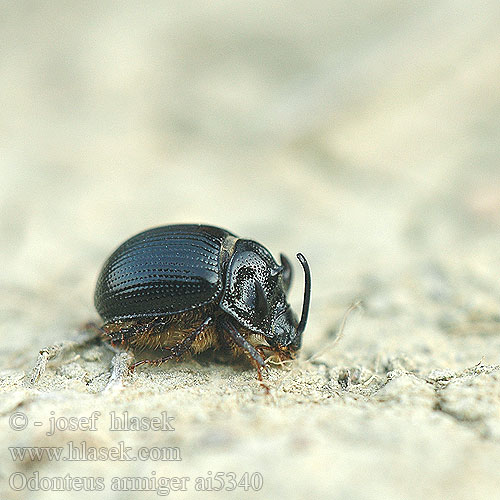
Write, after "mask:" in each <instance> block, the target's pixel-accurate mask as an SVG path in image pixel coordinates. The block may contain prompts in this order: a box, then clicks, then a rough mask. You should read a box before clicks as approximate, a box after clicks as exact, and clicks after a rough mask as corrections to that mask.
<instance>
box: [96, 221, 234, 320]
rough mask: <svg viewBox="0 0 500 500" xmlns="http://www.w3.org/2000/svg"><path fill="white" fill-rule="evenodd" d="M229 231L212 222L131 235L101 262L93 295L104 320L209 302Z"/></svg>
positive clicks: (218, 289) (218, 282) (218, 286)
mask: <svg viewBox="0 0 500 500" xmlns="http://www.w3.org/2000/svg"><path fill="white" fill-rule="evenodd" d="M227 236H234V235H232V234H231V233H229V232H227V231H225V230H223V229H219V228H216V227H213V226H201V225H196V224H183V225H172V226H162V227H157V228H154V229H150V230H148V231H144V232H142V233H139V234H137V235H136V236H133V237H132V238H130V239H129V240H127V241H125V242H124V243H123V244H122V245H120V247H118V248H117V249H116V250H115V251H114V252H113V254H112V255H111V256H110V257H109V259H108V260H107V261H106V263H105V264H104V266H103V268H102V270H101V273H100V275H99V278H98V280H97V286H96V291H95V296H94V303H95V307H96V309H97V312H98V313H99V314H100V316H101V317H102V318H103V319H104V321H115V320H119V319H126V318H144V317H151V316H158V315H171V314H176V313H180V312H183V311H188V310H190V309H196V308H198V307H201V306H203V305H205V304H208V303H210V302H213V301H214V300H215V299H216V298H217V297H218V296H219V295H220V294H221V293H222V288H223V283H222V272H221V265H222V264H221V259H220V254H221V248H222V246H223V243H224V241H225V239H226V237H227Z"/></svg>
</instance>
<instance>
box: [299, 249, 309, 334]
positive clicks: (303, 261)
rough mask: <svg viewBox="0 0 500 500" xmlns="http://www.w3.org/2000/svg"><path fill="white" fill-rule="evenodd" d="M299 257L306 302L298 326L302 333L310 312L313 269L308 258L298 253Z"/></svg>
mask: <svg viewBox="0 0 500 500" xmlns="http://www.w3.org/2000/svg"><path fill="white" fill-rule="evenodd" d="M297 259H299V262H300V263H301V265H302V267H303V268H304V277H305V283H304V302H303V303H302V315H301V316H300V323H299V326H298V327H297V335H301V334H302V332H303V331H304V330H305V329H306V323H307V315H308V314H309V303H310V302H311V270H310V269H309V264H308V263H307V260H306V258H305V257H304V256H303V255H302V254H301V253H298V254H297Z"/></svg>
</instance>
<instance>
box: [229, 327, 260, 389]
mask: <svg viewBox="0 0 500 500" xmlns="http://www.w3.org/2000/svg"><path fill="white" fill-rule="evenodd" d="M222 325H223V328H224V330H225V331H226V332H227V334H228V335H229V336H230V338H231V340H232V341H233V342H234V343H235V344H236V345H237V346H238V347H240V348H241V349H243V351H244V352H245V353H246V354H247V356H248V357H249V358H250V360H251V361H252V364H253V365H254V366H255V367H256V368H257V379H258V380H259V382H260V385H261V386H262V387H263V388H264V389H265V390H266V393H267V394H269V387H268V386H267V385H266V384H265V383H264V381H263V379H262V372H261V369H262V368H264V367H265V366H266V364H265V362H264V359H263V358H262V356H261V355H260V353H259V352H258V351H257V349H256V348H255V347H254V346H253V345H252V344H250V342H248V340H247V339H246V338H245V337H243V335H241V333H240V332H239V331H238V329H237V328H236V327H235V326H234V325H233V324H232V322H231V320H227V319H226V320H224V321H223V323H222Z"/></svg>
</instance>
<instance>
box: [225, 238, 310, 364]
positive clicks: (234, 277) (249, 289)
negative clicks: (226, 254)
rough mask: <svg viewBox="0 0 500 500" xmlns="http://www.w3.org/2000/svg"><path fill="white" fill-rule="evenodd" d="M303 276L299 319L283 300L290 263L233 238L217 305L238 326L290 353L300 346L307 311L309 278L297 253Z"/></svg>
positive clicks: (288, 279) (305, 265)
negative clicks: (232, 250)
mask: <svg viewBox="0 0 500 500" xmlns="http://www.w3.org/2000/svg"><path fill="white" fill-rule="evenodd" d="M297 258H298V259H299V261H300V263H301V264H302V266H303V268H304V272H305V276H306V284H305V292H304V304H303V308H302V316H301V320H300V322H298V321H297V318H296V316H295V314H294V312H293V311H292V309H291V307H290V305H289V304H288V302H287V299H286V291H288V289H289V287H290V282H291V278H292V272H291V265H290V262H289V261H288V259H286V257H285V256H283V255H282V256H281V265H278V264H277V263H276V261H275V260H274V259H273V257H272V255H271V254H270V252H269V251H268V250H267V249H266V248H264V247H263V246H262V245H260V244H259V243H257V242H255V241H251V240H242V239H239V240H237V242H236V244H235V247H234V252H233V255H232V256H231V259H230V261H229V263H228V267H227V270H226V280H225V285H224V292H223V295H222V300H221V303H220V307H221V308H222V310H224V311H225V312H227V313H229V314H230V315H231V316H232V317H234V318H235V319H236V320H237V321H238V322H239V323H240V324H241V325H242V326H244V327H246V328H248V329H249V330H251V331H252V332H254V333H257V334H260V335H262V336H263V337H264V339H265V340H266V341H267V343H268V344H269V345H270V346H271V347H272V348H274V349H279V350H281V351H283V352H284V353H288V354H293V353H294V352H295V351H297V350H298V349H299V348H300V345H301V342H302V333H303V331H304V329H305V325H306V321H307V315H308V311H309V300H310V289H311V278H310V272H309V266H308V265H307V261H306V260H305V258H304V256H303V255H302V254H297Z"/></svg>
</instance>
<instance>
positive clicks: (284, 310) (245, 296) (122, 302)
mask: <svg viewBox="0 0 500 500" xmlns="http://www.w3.org/2000/svg"><path fill="white" fill-rule="evenodd" d="M297 258H298V259H299V262H300V263H301V265H302V267H303V269H304V274H305V287H304V300H303V306H302V314H301V318H300V321H297V318H296V316H295V314H294V313H293V311H292V310H291V308H290V305H289V304H288V302H287V299H286V293H287V291H288V289H289V287H290V284H291V280H292V268H291V264H290V262H289V261H288V259H287V258H286V257H285V256H284V255H281V263H280V264H278V263H277V262H276V261H275V260H274V258H273V256H272V255H271V253H270V252H269V251H268V250H267V249H266V248H265V247H263V246H262V245H261V244H260V243H257V242H255V241H252V240H248V239H242V238H238V237H237V236H236V235H234V234H233V233H231V232H229V231H226V230H224V229H221V228H218V227H214V226H206V225H199V224H179V225H170V226H162V227H156V228H153V229H149V230H147V231H144V232H142V233H139V234H137V235H135V236H133V237H132V238H130V239H128V240H127V241H125V242H124V243H123V244H122V245H120V246H119V247H118V248H117V249H116V250H115V251H114V252H113V253H112V254H111V256H110V257H109V258H108V259H107V261H106V262H105V264H104V266H103V268H102V270H101V272H100V274H99V277H98V280H97V285H96V290H95V296H94V303H95V307H96V309H97V311H98V313H99V315H100V316H101V317H102V319H103V321H104V324H103V326H102V328H101V331H102V333H103V335H104V337H105V338H106V339H108V340H109V341H110V342H111V343H112V345H121V346H123V347H126V348H129V347H130V348H132V349H134V348H137V349H140V348H152V349H159V350H160V352H161V356H162V357H160V358H159V359H154V360H149V359H146V360H142V361H139V362H137V363H135V364H134V367H135V366H138V365H140V364H142V363H154V364H158V363H161V362H163V361H166V360H168V359H173V358H178V357H180V356H182V355H183V354H185V353H189V352H190V353H198V352H201V351H204V350H206V349H208V348H216V349H217V348H223V349H229V350H230V351H231V352H232V353H234V354H235V355H239V354H245V355H246V356H247V357H248V358H249V359H250V361H251V362H252V363H253V364H254V366H256V368H257V370H258V375H259V378H261V374H260V368H261V367H262V366H264V359H265V357H266V355H267V354H270V355H271V356H276V357H277V358H278V359H290V358H293V357H294V355H295V353H296V352H297V351H298V349H299V348H300V345H301V341H302V333H303V331H304V329H305V326H306V322H307V316H308V310H309V302H310V291H311V276H310V271H309V265H308V264H307V261H306V259H305V257H304V256H303V255H302V254H300V253H299V254H297Z"/></svg>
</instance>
